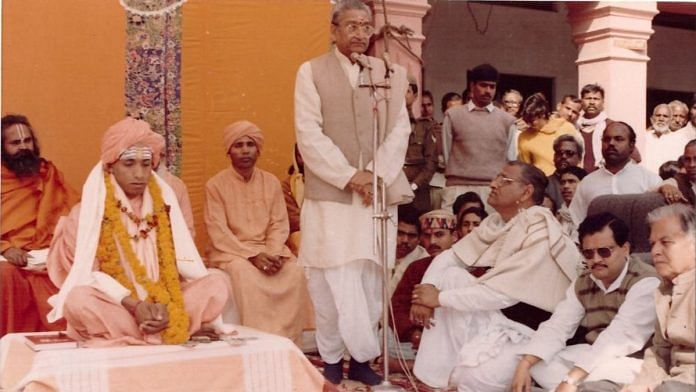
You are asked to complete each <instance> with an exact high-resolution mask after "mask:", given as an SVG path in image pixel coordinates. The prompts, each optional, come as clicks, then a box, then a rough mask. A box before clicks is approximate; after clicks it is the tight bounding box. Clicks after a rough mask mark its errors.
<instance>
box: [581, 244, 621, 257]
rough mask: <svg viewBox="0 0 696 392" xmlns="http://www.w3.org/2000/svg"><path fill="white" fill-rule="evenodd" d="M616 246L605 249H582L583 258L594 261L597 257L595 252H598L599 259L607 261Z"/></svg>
mask: <svg viewBox="0 0 696 392" xmlns="http://www.w3.org/2000/svg"><path fill="white" fill-rule="evenodd" d="M615 248H616V247H615V246H609V247H604V248H591V249H582V251H581V252H582V256H583V257H584V258H585V259H587V260H592V259H594V256H595V251H597V254H598V255H599V257H601V258H603V259H606V258H607V257H609V256H611V254H612V253H614V249H615Z"/></svg>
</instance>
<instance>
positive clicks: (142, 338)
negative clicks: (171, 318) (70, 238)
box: [63, 275, 228, 347]
mask: <svg viewBox="0 0 696 392" xmlns="http://www.w3.org/2000/svg"><path fill="white" fill-rule="evenodd" d="M181 290H182V293H183V297H184V309H185V310H186V313H187V314H188V316H189V334H192V333H194V332H196V331H198V330H199V329H200V328H201V325H202V324H203V323H207V322H211V321H213V320H214V319H215V318H216V317H217V316H218V315H219V314H220V312H221V311H222V308H223V306H224V305H225V302H226V301H227V297H228V294H227V283H226V282H225V279H224V277H223V276H220V275H207V276H205V277H202V278H200V279H196V280H194V281H191V282H187V283H182V284H181ZM63 314H64V316H65V319H66V320H67V321H68V335H69V336H70V337H72V338H73V339H76V340H78V341H85V342H86V343H85V346H91V347H96V346H113V345H126V344H160V343H161V339H160V336H159V334H157V335H143V333H142V332H141V331H140V330H139V329H138V324H137V323H136V321H135V318H134V317H133V315H132V314H131V313H130V312H128V311H127V310H126V308H124V307H123V306H122V305H121V304H120V303H115V302H114V301H113V299H111V298H110V297H108V296H107V295H106V294H104V293H102V292H101V291H99V290H97V289H95V288H92V287H90V286H76V287H75V288H73V289H72V290H71V291H70V293H68V296H67V299H66V301H65V306H64V309H63Z"/></svg>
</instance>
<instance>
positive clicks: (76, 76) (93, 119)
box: [2, 0, 126, 191]
mask: <svg viewBox="0 0 696 392" xmlns="http://www.w3.org/2000/svg"><path fill="white" fill-rule="evenodd" d="M125 35H126V34H125V11H124V10H123V8H121V6H120V5H119V4H118V1H117V0H109V1H101V0H100V1H94V0H69V1H63V0H61V1H46V0H11V1H3V2H2V113H3V115H4V114H9V113H20V114H24V115H26V116H27V117H29V121H30V122H31V123H32V125H33V126H34V128H35V129H36V131H37V137H38V139H39V142H40V144H41V154H42V155H43V156H45V157H47V158H48V159H49V160H51V161H53V162H54V163H56V165H57V166H58V167H59V168H60V169H61V170H62V171H63V173H65V177H66V179H67V181H68V183H70V185H72V186H73V187H74V188H75V189H76V190H78V191H79V190H81V189H82V183H83V182H84V180H85V178H86V177H87V174H88V173H89V170H90V169H91V168H92V166H94V164H95V163H96V162H97V160H98V159H99V147H100V142H101V136H102V134H103V133H104V131H105V130H106V128H107V127H108V126H109V125H111V124H113V123H115V122H116V121H118V120H119V119H121V118H123V115H124V102H125V100H124V92H123V89H124V83H125V82H124V80H125V79H124V78H125V77H124V71H125V62H124V58H123V56H124V45H125Z"/></svg>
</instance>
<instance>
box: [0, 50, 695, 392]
mask: <svg viewBox="0 0 696 392" xmlns="http://www.w3.org/2000/svg"><path fill="white" fill-rule="evenodd" d="M497 80H498V72H497V70H496V69H495V68H494V67H492V66H491V65H488V64H483V65H481V66H478V67H476V68H474V69H473V70H471V71H470V72H469V85H468V87H467V89H466V90H465V91H464V92H463V93H462V95H459V94H456V93H448V94H446V95H445V96H444V97H443V99H442V109H443V112H444V121H443V123H442V124H438V123H437V122H436V121H435V120H434V118H433V110H432V108H433V97H432V94H430V93H429V92H427V91H426V92H423V94H422V102H423V116H422V117H421V118H419V119H415V118H413V115H412V111H411V107H410V105H411V104H412V103H413V101H414V99H410V100H409V99H406V103H407V105H408V107H407V108H408V109H409V114H411V125H412V133H411V136H410V138H409V145H408V150H407V153H406V159H405V165H404V174H405V175H406V177H407V178H408V180H409V182H410V183H411V189H412V190H413V191H414V194H415V195H416V198H415V199H414V201H413V202H412V203H411V204H408V205H402V206H400V208H399V213H398V218H397V221H398V222H397V226H398V227H397V242H396V252H395V254H396V260H395V266H394V269H393V270H392V275H391V276H390V277H388V278H387V279H386V282H387V284H388V285H389V294H390V295H391V304H392V307H393V317H392V319H391V320H390V325H388V326H386V327H387V328H388V333H389V334H390V337H391V339H390V346H389V357H390V366H391V367H392V369H393V370H395V371H399V370H401V367H400V365H399V362H400V361H399V359H401V360H405V362H404V363H405V364H406V366H408V367H410V368H411V369H412V370H413V372H414V374H415V375H416V376H417V377H418V379H419V380H421V381H422V382H424V383H425V384H427V385H429V386H431V387H434V388H445V387H448V386H457V388H458V390H461V391H498V390H501V391H502V390H509V389H512V390H514V391H529V390H532V389H533V388H536V387H541V388H544V389H551V390H557V391H573V390H586V391H595V390H608V391H613V390H616V391H618V390H625V391H648V390H649V391H681V390H693V385H694V336H695V333H694V314H695V312H696V311H695V309H694V273H695V270H694V267H695V263H696V262H695V261H694V260H695V257H696V256H695V255H694V246H695V245H694V238H695V236H696V227H695V226H696V217H695V215H694V205H695V203H696V196H695V192H696V95H694V99H692V102H691V103H690V106H686V105H685V104H683V103H681V102H679V101H673V102H670V103H669V104H660V105H658V106H656V107H655V110H654V112H653V115H652V117H651V126H650V127H649V128H648V129H647V130H646V144H645V148H644V150H643V151H641V152H639V151H638V149H637V148H636V140H637V138H638V135H637V134H636V132H637V131H636V130H634V129H633V128H632V127H631V126H630V125H629V124H627V123H626V122H623V121H620V119H609V118H608V117H607V115H606V113H605V112H604V108H603V102H604V96H605V91H604V90H603V88H602V87H601V86H598V85H587V86H585V87H583V88H582V90H581V93H580V98H577V97H575V96H572V95H568V96H565V97H563V99H562V100H561V101H560V102H559V103H558V104H557V105H556V107H555V109H556V110H555V111H552V110H551V106H550V103H549V102H548V101H547V100H546V98H545V97H544V96H543V94H540V93H537V94H533V95H531V96H530V97H527V99H523V97H522V96H521V94H520V93H519V92H517V91H515V90H511V91H508V92H505V93H504V94H502V99H501V101H500V102H498V101H495V100H494V97H495V95H496V85H497ZM410 82H411V86H410V88H409V93H410V94H411V95H417V93H418V90H417V86H416V84H415V81H410ZM37 134H40V133H38V132H37V131H36V130H34V129H33V127H32V126H31V124H30V123H29V121H28V119H27V118H26V117H24V116H21V115H7V116H4V117H3V118H2V204H1V205H0V208H2V218H1V219H2V248H1V249H0V252H2V257H3V261H1V262H0V290H1V293H2V296H1V297H0V301H1V305H2V306H1V307H2V310H1V311H0V313H1V314H0V317H1V318H0V335H5V334H7V333H13V332H28V331H44V330H65V329H66V328H67V331H68V333H69V334H70V335H71V336H72V337H74V338H75V339H78V340H82V341H85V343H86V344H87V345H94V346H101V345H114V344H143V343H148V344H159V343H179V342H182V341H185V340H186V339H188V337H189V336H191V335H193V334H214V333H221V332H224V330H225V326H224V324H223V323H222V321H221V319H220V315H221V314H222V313H223V310H224V309H226V308H229V307H232V308H234V310H235V312H236V315H237V317H238V319H237V320H236V321H238V322H239V323H240V324H242V325H247V326H251V327H254V328H257V329H260V330H263V331H266V332H269V333H273V334H278V335H281V336H284V337H287V338H289V339H291V340H293V341H294V342H295V343H296V344H298V345H300V344H301V336H302V333H303V331H305V330H308V329H311V328H313V324H314V315H313V311H312V305H311V302H310V299H309V294H308V289H307V282H306V279H305V272H304V271H303V268H302V267H301V266H299V265H298V264H297V261H296V257H297V254H298V249H299V244H300V240H299V238H300V235H301V227H300V221H301V220H300V211H301V209H302V204H303V194H304V193H303V192H304V191H303V186H304V181H303V175H304V168H303V163H302V157H301V154H300V153H299V150H298V149H297V148H295V154H294V157H293V166H292V167H291V170H290V171H289V176H288V177H287V178H286V179H285V180H284V181H283V182H282V183H281V181H280V180H279V179H278V178H276V177H275V176H274V175H273V174H271V173H269V172H267V171H264V170H262V169H260V168H258V167H257V166H256V162H257V159H258V157H259V154H260V153H261V152H262V150H263V145H264V136H263V132H262V130H261V129H259V127H258V126H256V125H254V124H253V123H250V122H248V121H238V122H235V123H232V124H231V125H229V126H228V127H226V128H225V129H224V130H223V135H224V136H223V140H222V141H221V148H220V153H221V154H225V155H227V156H228V157H229V161H230V165H229V167H227V168H225V169H223V170H222V171H221V172H219V173H218V174H216V175H215V176H213V177H212V178H210V179H209V180H208V182H207V184H206V187H205V195H206V200H205V205H204V211H205V214H204V219H205V224H206V230H207V234H208V238H209V242H208V244H207V247H206V251H205V253H204V254H203V256H204V257H201V256H200V255H199V254H198V251H197V250H196V247H195V245H194V244H193V237H194V235H195V233H194V232H193V215H192V213H191V205H190V202H189V200H188V195H187V191H186V187H185V185H184V184H183V183H182V182H181V180H179V179H178V178H177V177H175V176H173V175H172V174H171V173H168V172H167V171H166V167H165V166H164V165H162V164H161V163H160V162H159V161H160V158H161V157H162V156H163V152H164V140H163V139H162V138H161V136H159V135H157V134H155V133H154V132H152V130H151V129H150V127H149V126H148V125H147V124H146V123H145V122H143V121H140V120H134V119H131V118H127V119H125V120H122V121H120V122H118V123H117V124H114V125H113V126H112V127H111V128H109V129H108V130H107V131H106V133H105V135H104V139H103V143H102V147H101V156H100V161H99V162H97V163H96V165H95V167H94V169H93V170H92V172H91V173H90V175H89V177H88V178H87V180H86V182H85V186H84V187H83V193H82V195H81V197H80V195H79V194H78V193H77V192H75V191H74V190H73V189H71V187H70V186H69V185H67V184H66V182H65V181H64V179H63V175H62V173H61V172H60V171H59V170H58V169H57V168H56V167H55V166H54V165H53V164H52V163H51V162H50V161H48V160H47V159H45V158H43V157H42V156H41V154H40V149H39V142H38V137H37ZM154 171H156V173H157V175H156V176H155V175H153V174H152V173H153V172H154ZM649 192H654V193H659V194H661V195H662V197H663V198H664V200H665V204H666V206H664V207H660V208H658V209H656V210H654V211H652V212H651V213H650V214H649V216H648V220H647V222H645V224H649V225H650V229H651V231H650V232H651V234H650V244H651V256H652V257H651V259H652V260H651V261H652V263H651V264H648V263H644V262H643V261H639V260H637V259H634V258H633V257H632V256H631V244H630V243H629V242H628V240H627V238H628V233H629V231H630V230H631V228H630V227H629V226H628V225H627V223H626V222H624V221H622V220H621V219H620V218H618V217H616V216H614V215H612V214H609V213H605V214H599V215H589V216H588V213H587V211H588V208H589V206H590V204H591V203H592V201H593V200H594V199H596V198H597V197H598V196H601V195H621V194H644V193H649ZM167 206H168V207H167ZM173 243H176V244H177V246H176V247H174V246H173ZM95 260H96V262H95ZM182 260H188V261H193V262H183V261H182ZM165 298H166V300H165ZM163 303H166V304H167V305H163ZM66 321H67V324H66Z"/></svg>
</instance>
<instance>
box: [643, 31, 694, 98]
mask: <svg viewBox="0 0 696 392" xmlns="http://www.w3.org/2000/svg"><path fill="white" fill-rule="evenodd" d="M653 30H655V34H653V36H652V37H651V39H650V41H648V56H649V57H650V62H648V88H659V89H663V90H674V91H685V92H696V70H695V68H696V66H695V65H694V64H695V63H694V59H693V57H692V56H693V48H694V46H695V45H696V31H693V30H684V29H675V28H671V27H662V26H653ZM648 110H652V108H648Z"/></svg>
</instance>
